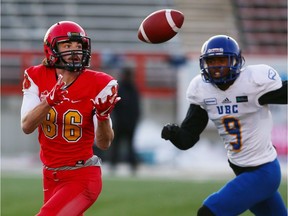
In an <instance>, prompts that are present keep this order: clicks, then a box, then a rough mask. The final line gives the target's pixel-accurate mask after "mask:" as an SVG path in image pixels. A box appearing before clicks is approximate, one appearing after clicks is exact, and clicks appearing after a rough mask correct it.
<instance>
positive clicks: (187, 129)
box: [170, 104, 208, 150]
mask: <svg viewBox="0 0 288 216" xmlns="http://www.w3.org/2000/svg"><path fill="white" fill-rule="evenodd" d="M207 123H208V114H207V112H206V110H204V109H202V108H201V107H200V106H199V105H195V104H191V105H190V107H189V109H188V111H187V114H186V117H185V119H184V120H183V122H182V123H181V126H180V128H179V130H178V131H177V133H176V134H175V136H174V137H173V138H172V139H171V140H170V141H171V142H172V143H173V144H174V145H175V146H176V147H177V148H179V149H181V150H187V149H189V148H191V147H193V146H194V145H195V144H196V143H197V142H198V140H199V138H200V134H201V133H202V132H203V130H204V129H205V128H206V126H207Z"/></svg>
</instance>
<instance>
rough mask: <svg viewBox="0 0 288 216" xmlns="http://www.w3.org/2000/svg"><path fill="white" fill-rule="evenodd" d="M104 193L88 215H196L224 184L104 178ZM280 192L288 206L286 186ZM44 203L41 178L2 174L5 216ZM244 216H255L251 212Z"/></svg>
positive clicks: (28, 215) (28, 214) (25, 213)
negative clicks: (213, 193) (206, 199)
mask: <svg viewBox="0 0 288 216" xmlns="http://www.w3.org/2000/svg"><path fill="white" fill-rule="evenodd" d="M103 180H104V181H103V192H102V194H101V196H100V197H99V199H98V201H97V202H96V203H95V204H94V205H93V206H92V207H91V208H90V209H89V210H88V211H87V212H86V213H85V216H95V215H96V216H97V215H99V216H160V215H165V216H188V215H189V216H195V215H196V212H197V209H198V208H199V206H201V203H202V201H203V200H204V199H205V197H207V196H208V195H209V194H210V193H212V192H214V191H216V190H218V189H219V188H220V187H221V186H223V185H224V184H225V181H202V182H201V181H193V180H181V181H180V180H169V179H143V178H135V177H134V178H132V177H131V178H129V177H123V178H116V177H115V178H112V177H111V178H109V177H104V179H103ZM280 192H281V194H282V196H283V198H284V199H285V202H286V203H287V184H286V183H285V182H283V184H282V185H281V187H280ZM41 204H42V183H41V178H40V177H38V176H37V177H35V176H34V177H23V178H18V177H17V178H16V177H12V176H10V177H9V176H6V175H5V174H4V175H3V174H2V177H1V211H2V214H1V215H2V216H19V215H21V216H32V215H35V214H36V213H37V211H38V210H39V208H40V206H41ZM242 215H243V216H244V215H245V216H248V215H252V214H251V213H249V212H245V213H244V214H242Z"/></svg>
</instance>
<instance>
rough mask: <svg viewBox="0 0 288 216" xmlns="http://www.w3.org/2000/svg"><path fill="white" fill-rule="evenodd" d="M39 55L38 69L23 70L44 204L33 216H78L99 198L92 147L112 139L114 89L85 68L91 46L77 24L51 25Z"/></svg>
mask: <svg viewBox="0 0 288 216" xmlns="http://www.w3.org/2000/svg"><path fill="white" fill-rule="evenodd" d="M44 52H45V56H46V57H45V59H44V60H43V62H42V64H40V65H37V66H32V67H30V68H28V69H27V70H25V75H24V81H23V102H22V107H21V127H22V130H23V131H24V133H26V134H30V133H32V132H33V131H34V130H35V129H36V128H38V132H39V136H38V139H39V143H40V158H41V161H42V163H43V191H44V204H43V206H42V208H41V209H40V211H39V213H38V214H37V215H39V216H40V215H41V216H42V215H43V216H44V215H45V216H55V215H57V216H62V215H63V216H66V215H69V216H73V215H75V216H76V215H77V216H79V215H83V213H84V212H85V211H86V210H87V209H88V208H89V207H90V206H91V205H92V204H93V203H94V202H95V201H96V200H97V198H98V196H99V194H100V193H101V189H102V177H101V168H100V166H101V160H100V158H98V157H97V156H96V155H93V149H92V146H93V144H94V141H96V145H97V147H99V148H100V149H102V150H106V149H108V148H109V146H110V144H111V142H112V140H113V138H114V132H113V130H112V127H111V120H110V113H111V112H112V110H113V108H114V106H115V104H116V103H117V102H118V101H119V100H120V97H118V94H117V92H118V84H117V81H116V80H115V79H114V78H113V77H111V76H110V75H108V74H106V73H103V72H98V71H93V70H90V69H87V67H88V66H89V64H90V57H91V42H90V38H89V37H87V34H86V32H85V31H84V29H83V28H82V27H81V26H79V25H78V24H77V23H74V22H71V21H61V22H58V23H56V24H54V25H52V26H51V27H50V28H49V29H48V31H47V33H46V35H45V37H44Z"/></svg>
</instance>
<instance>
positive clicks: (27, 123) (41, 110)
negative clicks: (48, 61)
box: [21, 75, 69, 134]
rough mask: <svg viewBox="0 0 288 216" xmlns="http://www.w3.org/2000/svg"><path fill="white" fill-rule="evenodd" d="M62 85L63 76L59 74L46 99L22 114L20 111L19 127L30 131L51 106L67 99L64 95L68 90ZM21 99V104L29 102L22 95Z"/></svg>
mask: <svg viewBox="0 0 288 216" xmlns="http://www.w3.org/2000/svg"><path fill="white" fill-rule="evenodd" d="M64 85H65V83H64V82H63V76H62V75H59V78H58V81H57V83H56V84H55V86H54V87H53V88H52V90H51V91H50V92H49V94H48V95H47V96H46V99H45V100H43V101H41V103H39V104H38V105H36V106H35V107H34V108H33V109H31V110H29V111H27V112H25V113H23V116H22V113H21V128H22V130H23V132H24V133H25V134H30V133H32V132H33V131H34V130H35V129H36V128H37V127H38V126H39V125H40V124H41V123H42V122H43V120H44V119H45V117H46V115H47V113H48V112H49V110H50V109H51V107H52V106H56V105H58V104H61V103H63V102H64V101H68V100H69V99H68V98H66V97H65V95H66V94H67V93H68V91H67V90H65V89H64V88H63V86H64ZM23 100H25V102H24V103H23V104H27V103H28V104H29V101H26V100H29V97H27V98H26V97H24V99H23Z"/></svg>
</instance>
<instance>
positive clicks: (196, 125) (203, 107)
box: [161, 35, 287, 216]
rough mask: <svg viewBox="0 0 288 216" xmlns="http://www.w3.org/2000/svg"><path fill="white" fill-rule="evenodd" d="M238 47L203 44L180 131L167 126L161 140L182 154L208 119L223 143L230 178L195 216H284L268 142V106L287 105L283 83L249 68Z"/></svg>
mask: <svg viewBox="0 0 288 216" xmlns="http://www.w3.org/2000/svg"><path fill="white" fill-rule="evenodd" d="M243 65H244V58H243V57H242V55H241V50H240V48H239V45H238V43H237V42H236V41H235V40H234V39H233V38H231V37H229V36H226V35H216V36H213V37H211V38H210V39H208V40H207V41H206V42H205V43H204V44H203V47H202V50H201V56H200V68H201V74H199V75H198V76H196V77H195V78H194V79H192V81H191V82H190V84H189V87H188V89H187V93H186V97H187V100H188V101H189V103H190V107H189V109H188V112H187V115H186V117H185V119H184V120H183V122H182V123H181V125H177V124H167V125H165V126H164V127H163V129H162V133H161V136H162V138H163V139H165V140H170V141H171V142H172V143H173V144H174V145H175V146H176V147H177V148H179V149H182V150H186V149H189V148H191V147H192V146H194V145H195V143H197V141H198V140H199V136H200V134H201V133H202V131H203V130H204V129H205V127H206V125H207V123H208V119H211V120H212V121H213V122H214V124H215V126H216V128H217V130H218V133H219V135H220V137H221V138H222V139H223V142H224V145H225V148H226V150H227V156H228V162H229V165H230V167H231V168H232V170H233V171H234V173H235V175H236V177H235V178H234V179H232V180H231V181H229V182H228V183H227V184H226V185H225V186H224V187H223V188H221V189H220V190H219V191H218V192H216V193H213V194H211V195H210V196H209V197H208V198H207V199H205V200H204V202H203V205H202V207H200V209H199V210H198V216H218V215H219V216H220V215H221V216H235V215H240V214H241V213H243V212H245V211H246V210H248V209H249V210H250V211H251V212H253V213H254V214H255V215H261V216H263V215H265V216H276V215H277V216H287V208H286V207H285V204H284V202H283V200H282V198H281V196H280V194H279V192H278V188H279V185H280V182H281V170H280V165H279V162H278V160H277V152H276V149H275V148H274V146H273V144H272V142H271V130H272V117H271V112H270V110H269V106H268V104H287V80H286V81H283V80H281V78H280V76H279V74H278V72H277V71H276V70H275V69H273V68H272V67H270V66H268V65H265V64H261V65H249V66H246V67H243Z"/></svg>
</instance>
